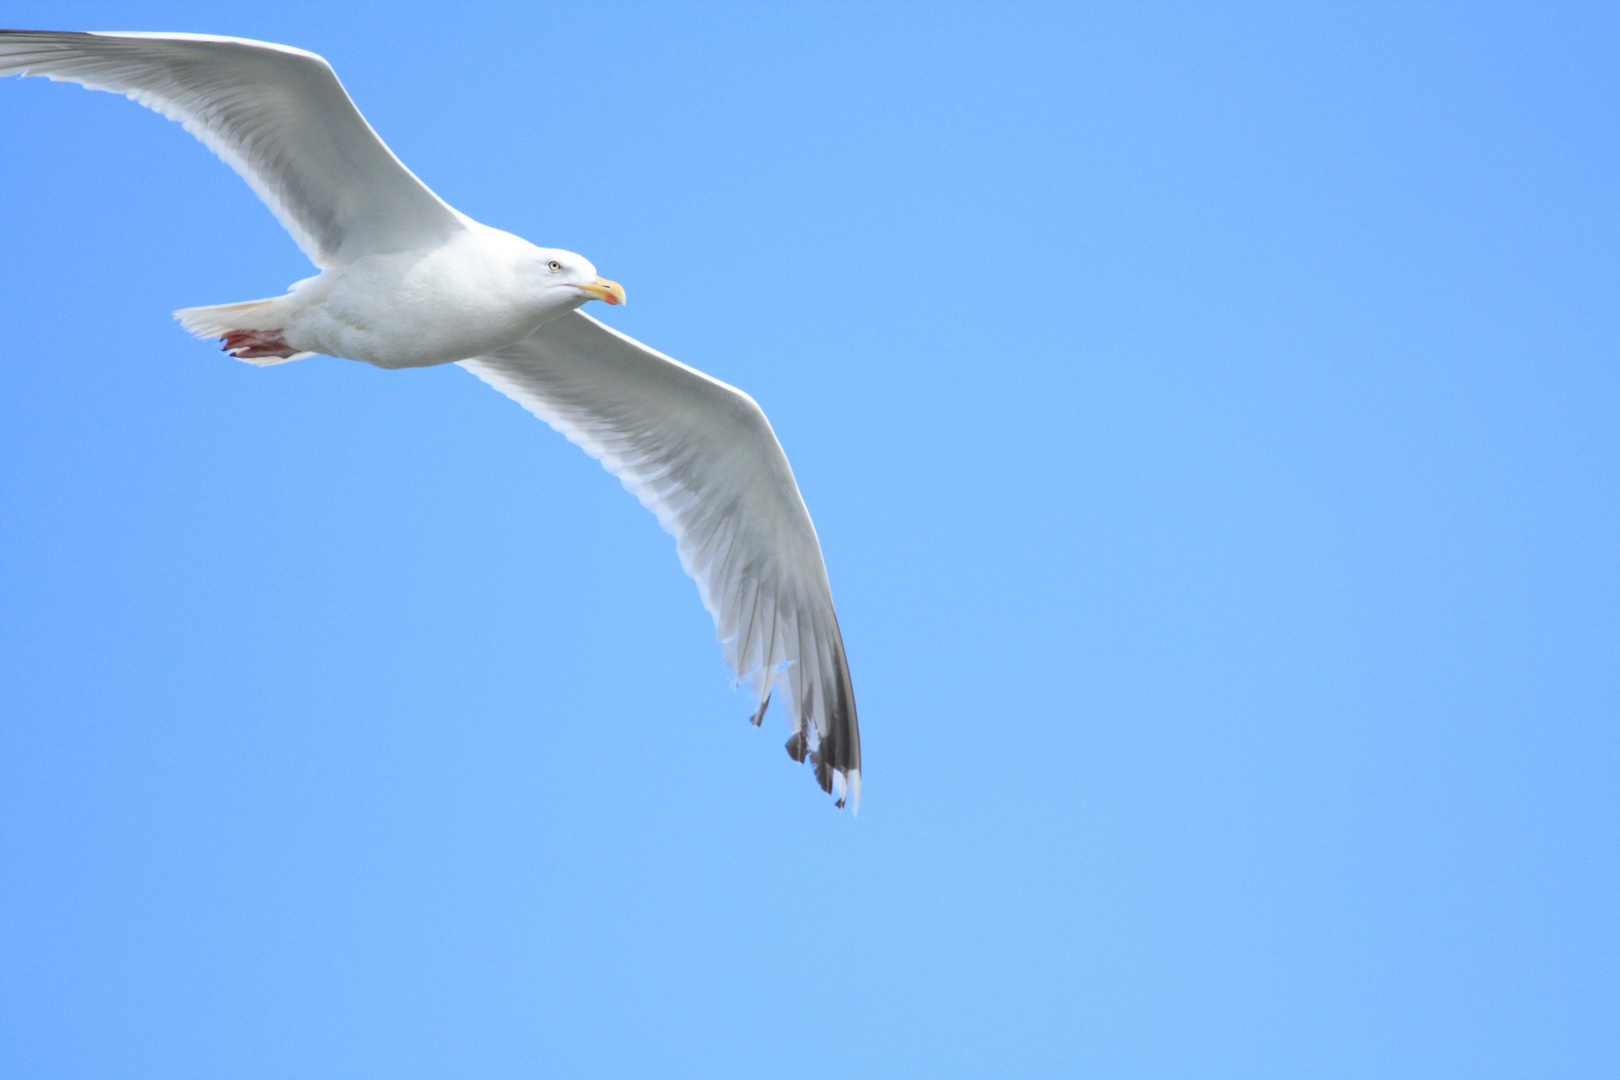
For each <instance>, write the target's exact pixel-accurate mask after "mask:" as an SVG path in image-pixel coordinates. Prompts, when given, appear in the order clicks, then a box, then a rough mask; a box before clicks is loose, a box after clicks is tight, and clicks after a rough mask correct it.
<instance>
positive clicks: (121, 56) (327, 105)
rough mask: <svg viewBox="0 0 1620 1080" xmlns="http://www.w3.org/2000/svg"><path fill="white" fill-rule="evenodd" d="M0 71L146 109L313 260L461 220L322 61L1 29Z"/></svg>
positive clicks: (420, 243) (243, 45)
mask: <svg viewBox="0 0 1620 1080" xmlns="http://www.w3.org/2000/svg"><path fill="white" fill-rule="evenodd" d="M0 75H43V76H45V77H46V78H48V79H57V80H62V81H66V82H75V83H78V84H79V85H81V86H85V87H89V88H90V89H91V90H108V91H111V92H113V93H117V94H123V95H124V96H126V97H128V98H130V99H131V100H133V101H137V102H139V103H140V104H142V105H145V106H146V107H147V108H149V109H153V110H156V111H157V112H160V113H162V114H163V115H164V116H167V117H168V118H169V119H171V120H178V121H179V122H180V123H181V124H183V125H184V126H185V129H186V130H187V131H189V132H191V133H192V134H193V135H195V136H196V137H197V138H198V139H200V140H201V141H202V142H203V144H204V145H206V146H207V147H208V149H210V150H212V151H213V152H214V153H216V154H218V155H219V156H220V158H221V159H223V160H224V161H225V163H226V164H228V165H229V166H230V167H231V168H233V169H235V170H236V171H237V172H238V173H240V174H241V176H242V179H244V180H246V181H247V182H248V185H249V186H250V187H252V188H253V190H254V192H255V193H256V194H257V195H258V196H259V198H261V199H263V200H264V202H265V204H266V205H267V206H269V207H270V209H271V211H272V212H273V213H274V214H275V215H276V217H277V218H278V219H279V220H280V221H281V224H282V225H283V226H285V227H286V229H287V231H288V232H290V233H292V235H293V239H294V240H296V241H298V246H299V247H301V248H303V249H304V254H306V255H308V256H309V257H310V259H311V261H313V262H314V263H315V265H317V266H319V267H321V268H322V269H327V268H330V267H334V266H341V265H343V264H345V263H348V262H352V261H353V260H354V259H357V258H359V257H360V256H362V255H371V254H377V253H381V252H389V251H406V250H410V249H413V248H418V247H428V246H436V245H437V244H439V243H441V242H443V241H444V240H445V239H446V238H448V237H449V236H450V235H451V234H453V233H455V232H457V231H459V230H460V229H463V228H465V225H464V224H463V223H462V218H461V216H460V215H459V214H457V213H456V212H455V211H454V210H452V209H451V208H450V207H449V206H448V205H446V204H445V203H444V201H443V200H441V199H440V198H439V197H438V196H437V195H435V194H433V192H432V191H430V190H428V187H427V185H426V184H423V183H422V181H420V180H418V179H417V178H416V177H415V176H414V175H413V174H412V173H411V171H410V170H409V169H407V168H406V167H405V166H404V165H403V164H401V163H400V160H399V159H398V158H396V157H395V156H394V154H393V152H392V151H391V150H389V149H388V147H387V146H385V145H383V141H382V140H381V139H379V138H378V137H377V133H376V132H375V131H373V130H371V125H370V124H368V123H366V118H365V117H363V116H361V115H360V110H358V109H356V108H355V107H354V102H352V101H350V100H349V95H348V94H347V93H346V92H345V91H344V89H343V84H342V83H340V82H338V78H337V76H336V75H335V74H333V72H332V68H331V65H329V64H328V63H327V62H326V61H325V60H323V59H321V58H320V57H319V56H316V55H315V54H314V53H310V52H304V51H303V50H302V49H293V48H289V47H287V46H286V45H272V44H269V43H267V42H262V41H247V40H244V39H241V38H228V37H207V36H204V35H201V34H101V33H95V34H79V33H47V32H40V31H32V30H0Z"/></svg>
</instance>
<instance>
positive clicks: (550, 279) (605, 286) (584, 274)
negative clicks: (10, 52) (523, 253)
mask: <svg viewBox="0 0 1620 1080" xmlns="http://www.w3.org/2000/svg"><path fill="white" fill-rule="evenodd" d="M538 254H539V262H540V279H541V281H543V282H544V283H545V285H546V286H547V287H548V288H555V289H563V290H567V291H568V292H569V293H571V294H572V295H573V296H574V297H576V298H578V297H581V296H582V297H583V298H584V299H585V300H602V301H605V302H606V303H609V304H622V303H624V286H623V285H620V284H619V283H618V282H617V281H609V280H607V279H606V278H603V277H598V276H597V275H596V267H594V266H592V265H591V261H590V260H589V259H587V258H585V257H584V256H583V255H575V254H574V253H573V252H572V251H562V250H560V249H558V248H540V249H538Z"/></svg>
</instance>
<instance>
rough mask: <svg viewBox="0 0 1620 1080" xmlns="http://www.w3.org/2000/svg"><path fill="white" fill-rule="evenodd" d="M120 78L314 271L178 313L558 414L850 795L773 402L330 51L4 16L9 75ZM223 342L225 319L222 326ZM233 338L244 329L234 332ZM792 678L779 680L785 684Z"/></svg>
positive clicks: (762, 698) (196, 324) (819, 571)
mask: <svg viewBox="0 0 1620 1080" xmlns="http://www.w3.org/2000/svg"><path fill="white" fill-rule="evenodd" d="M20 74H26V75H42V76H45V77H47V78H51V79H58V80H65V81H70V82H76V83H79V84H81V85H83V86H86V87H89V88H91V89H96V90H109V91H113V92H117V93H122V94H125V95H127V96H128V97H130V98H132V99H134V100H135V101H138V102H140V103H141V104H143V105H146V106H148V107H149V108H152V109H154V110H156V111H158V112H161V113H163V114H164V115H165V116H168V117H170V118H171V119H174V120H178V121H180V122H181V123H182V124H183V125H184V126H185V128H186V130H188V131H190V132H191V133H192V134H193V135H195V136H196V137H197V138H198V139H200V140H201V141H202V142H203V143H204V144H206V145H207V146H208V147H209V148H210V149H211V150H213V151H214V152H215V153H216V154H218V155H219V156H220V157H221V158H223V159H224V160H225V161H226V162H227V163H229V164H230V165H231V167H232V168H234V169H235V170H236V171H237V172H238V173H240V174H241V175H242V177H243V178H244V179H246V180H247V182H248V184H249V185H250V186H251V187H252V188H253V190H254V191H255V192H256V193H257V194H258V195H259V197H260V198H261V199H263V200H264V202H265V203H266V204H267V205H268V206H269V207H270V209H271V210H272V211H273V212H274V213H275V214H276V216H277V218H279V219H280V221H281V223H282V224H283V225H284V226H285V227H286V228H287V230H288V231H289V232H290V233H292V235H293V237H294V239H295V240H297V242H298V244H299V246H300V247H302V248H303V250H304V251H305V253H306V254H308V256H309V257H310V259H311V260H312V261H313V262H315V263H316V264H317V265H318V266H320V267H321V268H322V269H323V271H324V272H323V273H322V274H321V275H320V276H319V277H316V278H312V279H309V280H308V281H305V282H300V283H298V285H297V286H296V287H295V288H294V290H293V291H292V292H291V293H289V294H288V295H287V296H284V297H277V298H272V299H269V300H261V301H249V302H245V303H239V304H226V305H218V306H215V307H210V308H194V309H188V310H187V311H183V312H180V313H178V314H179V316H180V317H181V319H182V321H183V322H184V323H185V324H186V325H187V327H189V328H191V329H193V330H196V331H199V332H201V333H204V334H206V335H208V336H227V335H230V334H233V333H234V334H236V335H237V336H238V337H237V339H238V340H240V341H243V342H248V343H249V344H246V345H243V346H242V347H240V348H238V349H236V351H235V353H234V354H235V355H238V356H239V357H240V358H242V359H248V360H253V361H255V362H275V361H276V360H279V359H287V358H296V357H297V356H299V355H307V354H309V353H314V352H327V353H331V354H332V355H337V356H345V357H349V358H351V359H357V360H364V361H366V362H368V363H372V364H375V365H377V366H379V367H385V368H392V367H406V366H423V365H428V364H437V363H448V362H452V361H459V362H460V363H461V364H462V366H464V367H466V368H467V369H468V370H470V371H472V372H473V373H474V374H475V375H477V376H478V377H479V378H481V379H483V380H484V381H485V382H487V383H489V384H490V385H492V386H494V387H495V388H496V389H498V390H500V391H502V392H503V393H505V394H507V395H508V396H510V397H512V398H514V399H515V400H517V401H518V402H519V403H520V404H522V405H523V407H524V408H526V409H528V410H529V411H530V412H532V413H534V414H535V415H536V416H538V417H540V418H541V419H543V420H545V421H546V422H547V423H548V424H550V425H551V426H552V427H554V428H556V429H557V430H558V431H560V432H562V434H564V435H565V436H567V437H568V438H569V439H570V440H572V441H573V442H574V443H576V444H578V445H579V446H580V447H582V448H583V449H584V450H585V451H586V452H587V453H589V454H591V455H592V456H593V457H595V458H597V459H598V460H600V461H601V462H602V464H603V465H604V466H605V467H606V468H607V469H608V471H610V472H611V473H613V474H614V475H615V476H617V477H619V479H620V480H621V481H622V482H623V483H624V486H625V487H626V488H628V489H629V490H630V491H631V492H632V493H634V494H635V495H636V496H637V497H638V498H639V499H640V500H641V502H642V504H643V505H645V506H646V507H647V508H648V509H649V510H651V511H652V512H653V513H655V514H656V515H657V516H658V520H659V522H660V523H662V524H663V526H664V527H665V528H666V529H668V530H669V531H670V532H671V533H672V534H674V536H675V538H676V544H677V549H678V551H679V553H680V558H681V565H682V566H683V567H684V568H685V569H686V571H687V573H689V574H691V575H692V577H693V578H694V579H695V580H696V581H697V584H698V589H699V592H700V593H701V595H702V597H703V603H704V606H705V607H707V608H708V610H709V612H710V613H711V614H712V615H713V616H714V619H715V624H716V627H717V628H718V631H719V636H720V638H721V640H722V642H723V643H724V648H725V657H726V660H727V662H728V663H729V664H731V666H732V668H733V669H734V671H735V672H736V673H737V676H738V678H739V680H742V679H746V680H748V682H749V683H750V684H751V685H752V687H753V689H754V691H755V701H756V704H757V705H758V706H759V708H758V710H757V711H756V713H755V715H754V720H755V722H756V723H757V722H758V721H759V718H760V717H761V716H762V715H763V713H764V709H765V706H766V704H767V703H768V702H769V700H770V699H771V696H772V691H773V688H775V687H779V686H780V685H781V684H782V683H783V682H784V681H785V682H786V684H787V702H786V704H787V711H788V714H789V715H788V722H789V725H790V727H792V728H793V735H792V737H790V738H789V740H788V750H789V753H790V754H792V755H793V756H794V758H795V759H796V760H803V759H804V758H805V757H807V756H809V757H811V758H812V760H813V761H814V762H815V765H816V774H817V779H818V780H819V781H820V783H821V785H822V787H823V788H824V789H826V790H829V791H836V793H837V795H838V797H839V804H840V805H843V801H844V799H845V797H846V796H847V797H849V798H851V799H852V801H853V804H854V805H855V806H858V805H859V800H860V766H861V752H860V733H859V729H858V726H857V723H856V716H855V699H854V693H853V691H852V689H851V687H850V679H849V668H848V665H847V663H846V662H845V658H844V645H843V640H842V637H841V635H840V633H839V629H838V620H837V618H836V616H835V615H834V614H833V605H832V594H831V591H830V590H829V588H828V584H827V573H826V569H825V566H824V564H823V562H822V557H821V547H820V544H819V543H818V541H817V539H816V532H815V528H814V526H813V525H811V523H810V515H809V513H808V512H807V511H806V509H805V506H804V501H803V499H802V498H801V497H800V495H799V489H798V485H797V483H796V482H795V481H794V478H793V470H792V469H791V468H790V467H789V465H788V461H787V457H786V455H785V454H784V453H783V452H782V448H781V445H780V444H779V443H778V442H777V440H776V435H775V433H774V432H772V430H771V426H770V423H769V422H768V421H767V420H766V419H765V414H764V413H763V412H761V411H760V408H759V406H758V405H757V404H755V402H754V400H753V399H752V398H750V397H749V396H748V395H747V394H744V393H743V392H741V391H740V390H737V389H735V388H733V387H730V386H727V385H726V384H725V383H722V382H720V381H719V380H716V379H713V378H710V377H709V376H707V375H704V374H703V373H702V372H700V371H697V370H695V369H693V368H690V367H687V366H686V365H684V364H681V363H679V362H677V361H675V360H671V359H670V358H669V357H667V356H664V355H662V354H661V353H658V352H655V351H654V350H652V349H649V348H647V347H646V346H645V345H642V344H640V343H639V342H636V341H634V340H632V339H630V338H629V337H626V336H625V335H624V334H621V333H619V332H618V331H616V330H614V329H612V328H611V327H607V326H604V325H602V324H601V323H599V322H597V321H596V320H595V319H592V318H590V317H589V316H587V315H585V314H583V313H581V312H578V311H576V310H574V309H575V308H577V307H578V306H579V305H580V304H581V303H584V302H585V301H586V300H588V299H590V298H592V297H595V298H599V299H607V300H609V301H610V302H622V300H623V290H622V289H620V288H619V286H617V285H615V284H614V283H612V282H606V281H603V280H602V279H599V278H597V277H596V276H595V268H594V267H592V266H591V265H590V263H589V262H588V261H587V260H585V259H583V258H582V257H580V256H576V255H574V254H573V253H571V252H561V251H553V250H550V249H540V248H536V247H535V246H534V245H532V244H529V243H528V242H527V241H525V240H521V239H520V238H518V237H514V236H510V235H509V234H506V233H501V232H499V231H498V230H493V229H490V228H488V227H486V226H483V225H480V224H478V223H477V222H474V221H472V220H471V219H469V218H467V217H466V216H465V215H462V214H460V213H459V212H457V211H456V210H454V209H452V208H451V207H449V206H448V205H446V204H445V203H444V202H443V201H442V200H440V199H439V197H438V196H437V195H435V194H433V192H432V191H430V190H429V189H428V188H427V186H426V185H424V184H423V183H422V182H421V181H420V180H418V179H417V178H416V177H415V176H414V175H412V173H411V172H410V171H409V170H408V169H406V168H405V166H404V165H403V164H401V163H400V161H399V159H398V158H396V157H395V156H394V155H393V153H392V152H391V151H390V150H389V149H388V147H387V146H385V145H384V144H383V142H382V140H381V139H380V138H378V137H377V134H376V132H374V131H373V130H372V129H371V126H370V125H369V124H368V123H366V120H365V118H364V117H363V116H361V115H360V112H359V110H358V109H356V108H355V106H354V104H353V102H352V101H350V99H349V96H348V94H347V93H345V92H344V90H343V87H342V85H341V84H340V83H339V82H338V79H337V76H336V75H335V74H333V72H332V69H331V67H330V66H329V65H328V64H327V63H326V61H325V60H323V59H321V58H320V57H319V56H316V55H315V54H313V53H308V52H304V51H303V50H300V49H292V48H288V47H286V46H283V45H272V44H267V43H265V42H257V41H247V40H243V39H240V38H224V37H207V36H203V35H194V34H80V33H43V32H33V31H0V75H20ZM230 340H233V339H232V338H231V337H229V336H227V341H228V342H229V341H230ZM233 348H236V347H233ZM780 697H781V695H780V694H778V700H780Z"/></svg>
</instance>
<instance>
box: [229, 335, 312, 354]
mask: <svg viewBox="0 0 1620 1080" xmlns="http://www.w3.org/2000/svg"><path fill="white" fill-rule="evenodd" d="M220 340H221V341H223V342H224V343H225V344H224V345H222V346H220V348H221V349H222V350H223V351H225V352H228V353H230V354H231V355H232V356H234V357H236V358H237V359H238V360H258V359H260V358H262V357H267V356H273V357H275V358H277V359H278V360H290V359H292V358H293V357H294V356H297V355H298V350H297V349H294V348H291V347H290V346H289V345H288V344H287V343H286V342H285V341H283V340H282V339H281V331H280V330H227V331H225V334H224V336H222V337H221V338H220Z"/></svg>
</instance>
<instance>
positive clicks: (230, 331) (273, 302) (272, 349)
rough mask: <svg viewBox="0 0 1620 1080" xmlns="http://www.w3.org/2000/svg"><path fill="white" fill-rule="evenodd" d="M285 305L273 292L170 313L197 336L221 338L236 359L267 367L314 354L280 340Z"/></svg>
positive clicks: (280, 297) (285, 302) (226, 349)
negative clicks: (235, 301) (251, 298)
mask: <svg viewBox="0 0 1620 1080" xmlns="http://www.w3.org/2000/svg"><path fill="white" fill-rule="evenodd" d="M286 305H287V298H286V297H284V296H273V297H271V298H270V299H268V300H244V301H242V302H241V303H239V304H214V305H212V306H210V307H193V308H181V309H180V310H179V311H177V312H175V313H174V317H175V318H176V319H179V320H180V325H181V326H183V327H185V328H186V329H187V330H190V331H191V332H192V333H193V334H195V335H196V336H197V337H200V338H222V339H224V341H225V351H226V352H228V353H230V354H231V355H232V356H234V357H236V358H237V359H238V360H246V361H247V362H248V363H250V364H258V365H259V366H260V367H267V366H269V365H270V364H282V363H286V362H287V361H288V360H300V359H302V358H304V357H306V356H312V355H314V354H313V353H307V352H298V351H296V350H294V349H292V348H290V347H289V346H288V345H287V343H286V342H284V341H282V340H281V331H282V329H283V327H284V326H285V322H286V310H287V308H286Z"/></svg>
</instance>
